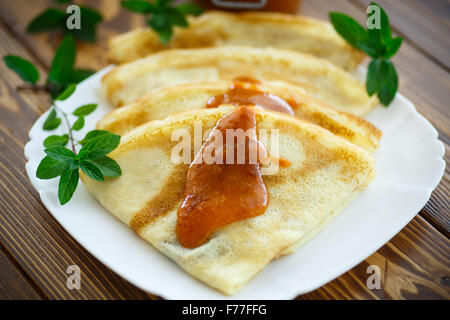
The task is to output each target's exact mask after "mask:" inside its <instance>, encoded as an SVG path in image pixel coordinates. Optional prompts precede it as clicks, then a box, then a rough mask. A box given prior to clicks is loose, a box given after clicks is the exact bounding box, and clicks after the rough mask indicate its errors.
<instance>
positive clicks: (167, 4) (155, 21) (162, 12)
mask: <svg viewBox="0 0 450 320" xmlns="http://www.w3.org/2000/svg"><path fill="white" fill-rule="evenodd" d="M172 2H173V0H155V1H153V2H149V1H143V0H123V1H122V2H121V4H122V7H124V8H125V9H127V10H130V11H133V12H137V13H141V14H144V15H148V18H147V19H146V22H147V25H148V26H150V27H151V28H152V29H153V30H154V31H155V32H156V33H157V34H158V35H159V38H160V40H161V42H162V43H163V44H167V43H168V42H169V40H170V38H171V37H172V35H173V28H174V27H175V26H179V27H183V28H186V27H188V25H189V24H188V22H187V20H186V16H187V15H193V16H198V15H200V14H202V13H203V9H202V8H200V7H199V6H197V5H195V4H191V3H183V4H179V5H176V6H172V5H171V4H172Z"/></svg>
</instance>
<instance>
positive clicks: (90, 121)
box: [25, 67, 445, 299]
mask: <svg viewBox="0 0 450 320" xmlns="http://www.w3.org/2000/svg"><path fill="white" fill-rule="evenodd" d="M110 69H111V67H108V68H106V69H104V70H102V71H100V72H98V73H97V74H95V75H93V76H92V77H90V78H89V79H87V80H86V81H84V82H83V83H82V84H80V85H79V86H78V89H77V91H76V93H75V94H74V95H73V96H72V97H70V98H69V99H68V100H67V101H64V102H62V103H60V104H59V106H60V107H61V108H62V109H64V110H66V111H68V112H71V111H73V110H74V109H75V108H76V107H78V106H80V105H82V104H85V103H91V102H96V103H98V104H99V107H98V108H97V110H96V111H95V112H94V113H93V114H92V115H90V116H89V117H87V122H86V126H85V128H84V130H83V131H82V132H80V133H76V136H77V137H79V138H80V137H83V136H84V134H85V132H86V131H89V130H92V129H93V128H94V127H95V124H96V122H97V121H98V120H99V119H100V118H101V117H102V116H103V115H104V114H105V113H106V112H108V111H110V110H111V109H112V107H111V106H110V105H109V104H108V102H107V101H106V100H105V98H104V97H103V96H102V94H101V90H100V79H101V77H102V75H104V74H105V72H107V71H108V70H110ZM359 71H360V72H359V76H362V75H363V74H364V70H363V69H361V70H359ZM46 115H47V114H44V115H42V116H41V117H40V118H39V119H38V120H37V121H36V123H35V124H34V126H33V128H32V129H31V130H30V133H29V135H30V139H31V140H30V141H29V142H28V143H27V145H26V146H25V156H26V158H27V159H28V162H27V164H26V170H27V173H28V176H29V178H30V180H31V182H32V183H33V186H34V187H35V188H36V190H37V191H38V192H39V195H40V197H41V200H42V202H43V203H44V205H45V206H46V207H47V209H48V210H49V211H50V212H51V213H52V214H53V216H54V217H55V218H56V220H58V222H59V223H61V225H62V226H63V227H64V228H65V229H66V230H67V232H69V233H70V234H71V235H72V236H73V237H74V238H75V239H76V240H77V241H78V242H79V243H80V244H81V245H82V246H83V247H85V248H86V249H87V250H88V251H89V252H90V253H92V254H93V255H94V256H95V257H97V258H98V259H99V260H100V261H102V262H103V263H104V264H105V265H107V266H108V267H109V268H111V269H112V270H114V271H115V272H116V273H117V274H119V275H120V276H122V277H123V278H125V279H126V280H128V281H130V282H131V283H133V284H134V285H136V286H137V287H139V288H141V289H143V290H146V291H148V292H151V293H153V294H156V295H159V296H162V297H164V298H168V299H227V298H229V297H227V296H225V295H223V294H221V293H219V292H218V291H216V290H214V289H211V288H209V287H208V286H206V285H204V284H203V283H201V282H199V281H197V280H196V279H194V278H192V277H191V276H190V275H188V274H187V273H185V272H184V271H183V270H182V269H181V268H179V267H178V266H177V265H176V264H175V263H174V262H172V261H171V260H170V259H169V258H167V257H166V256H164V255H163V254H161V253H159V252H158V251H157V250H156V249H154V248H153V247H152V246H151V245H150V244H149V243H147V242H145V241H144V240H142V239H141V238H139V237H138V236H137V235H136V234H135V233H133V231H131V229H129V228H128V227H127V226H126V225H124V224H122V223H121V222H120V221H119V220H117V219H116V218H114V217H113V216H112V215H111V214H109V213H108V212H107V211H106V210H105V209H104V208H103V207H102V206H101V205H100V204H99V203H98V202H97V201H96V199H95V198H94V197H93V196H91V195H90V194H89V193H88V192H87V191H86V189H85V188H84V186H83V184H81V183H80V184H79V187H78V189H77V191H76V193H75V195H74V197H73V199H72V200H71V201H70V202H69V203H68V204H67V205H65V206H64V207H61V206H60V205H59V203H58V199H57V186H58V181H57V180H58V179H53V180H40V179H37V178H36V175H35V172H36V168H37V166H38V164H39V162H40V160H41V159H42V158H43V157H44V152H43V147H42V142H43V140H44V139H45V137H47V136H48V135H49V132H45V131H43V130H42V124H43V122H44V119H45V117H46ZM368 120H370V121H371V122H372V123H374V124H375V125H376V126H378V127H379V128H380V129H382V130H383V138H382V140H381V147H380V149H379V150H378V151H377V152H376V154H375V158H376V160H377V165H376V169H377V176H376V178H375V180H374V181H373V182H372V184H371V185H370V186H369V188H368V189H367V190H366V191H365V192H364V193H363V194H361V195H360V196H359V197H358V199H357V200H356V201H354V202H353V203H352V204H351V205H350V206H349V207H348V208H347V209H346V210H345V211H344V212H343V213H342V214H341V215H339V216H338V217H337V218H336V219H335V220H334V221H333V222H332V223H331V224H330V225H329V226H328V227H327V228H326V229H325V230H324V231H322V232H321V233H320V234H319V235H318V236H316V237H315V238H314V239H312V240H311V241H310V242H309V243H307V244H306V245H305V246H303V247H302V248H301V249H300V250H298V251H297V252H295V253H294V254H292V255H289V256H285V257H282V258H280V259H277V260H275V261H272V262H271V263H270V264H269V265H268V266H266V268H264V270H263V271H262V272H260V273H259V274H258V275H257V276H256V277H255V278H254V279H252V280H251V281H250V282H249V283H248V284H247V285H246V286H244V288H242V290H241V291H239V292H238V293H237V294H235V295H234V296H232V297H231V298H232V299H291V298H294V297H296V296H297V295H299V294H302V293H306V292H308V291H311V290H314V289H316V288H318V287H320V286H322V285H324V284H326V283H327V282H329V281H331V280H333V279H335V278H337V277H338V276H340V275H341V274H343V273H345V272H346V271H348V270H349V269H351V268H353V267H354V266H356V265H357V264H359V263H360V262H361V261H363V260H364V259H366V258H367V257H368V256H370V255H371V254H372V253H374V252H375V251H376V250H378V249H379V248H380V247H381V246H383V245H384V244H385V243H386V242H388V241H389V240H390V239H391V238H392V237H393V236H394V235H395V234H396V233H398V232H399V231H400V230H401V229H402V228H403V227H404V226H406V224H407V223H408V222H409V221H410V220H411V219H412V218H413V217H414V216H415V215H416V214H417V213H418V212H419V211H420V210H421V209H422V208H423V206H424V205H425V204H426V203H427V201H428V199H429V198H430V194H431V192H432V190H433V189H434V188H436V186H437V185H438V183H439V181H440V179H441V178H442V175H443V173H444V168H445V162H444V160H443V159H442V158H443V156H444V146H443V144H442V142H440V141H439V140H438V138H437V136H438V134H437V131H436V129H435V128H434V127H433V126H432V125H431V124H430V123H429V122H428V121H427V120H426V119H425V118H424V117H423V116H422V115H420V114H419V113H418V112H417V111H416V109H415V108H414V106H413V104H412V103H411V102H409V101H408V100H407V99H406V98H405V97H403V96H402V95H400V94H397V97H396V99H395V100H394V102H393V103H392V105H391V106H390V107H389V108H384V107H382V106H378V107H377V108H376V109H375V110H374V111H373V112H372V113H371V114H370V115H369V117H368ZM60 127H61V128H58V130H63V128H64V125H61V126H60ZM58 130H57V131H56V132H55V133H56V134H58V133H60V134H62V133H63V131H58ZM52 134H54V133H52ZM81 271H83V270H81ZM361 281H365V279H361Z"/></svg>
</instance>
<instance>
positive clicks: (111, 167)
mask: <svg viewBox="0 0 450 320" xmlns="http://www.w3.org/2000/svg"><path fill="white" fill-rule="evenodd" d="M88 162H91V163H93V164H94V165H95V166H96V167H97V168H98V169H100V171H101V172H102V174H103V175H104V176H105V177H110V178H115V177H119V176H120V175H121V174H122V170H121V169H120V166H119V164H118V163H117V162H116V161H114V160H113V159H111V158H110V157H106V156H105V157H103V158H98V159H95V160H88Z"/></svg>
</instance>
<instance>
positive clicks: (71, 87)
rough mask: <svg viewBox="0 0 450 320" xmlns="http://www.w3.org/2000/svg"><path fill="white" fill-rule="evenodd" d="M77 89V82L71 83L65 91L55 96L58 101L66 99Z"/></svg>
mask: <svg viewBox="0 0 450 320" xmlns="http://www.w3.org/2000/svg"><path fill="white" fill-rule="evenodd" d="M76 89H77V85H76V84H75V83H72V84H70V85H69V86H68V87H67V88H66V89H64V91H63V92H62V93H61V94H60V95H59V96H57V97H56V98H55V100H57V101H64V100H66V99H68V98H69V97H70V96H71V95H72V94H73V93H74V92H75V90H76Z"/></svg>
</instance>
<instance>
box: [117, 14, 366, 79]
mask: <svg viewBox="0 0 450 320" xmlns="http://www.w3.org/2000/svg"><path fill="white" fill-rule="evenodd" d="M222 45H245V46H251V47H260V48H264V47H274V48H279V49H289V50H293V51H298V52H304V53H309V54H312V55H315V56H317V57H320V58H324V59H327V60H329V61H331V62H332V63H334V64H336V65H337V66H339V67H341V68H343V69H345V70H348V71H352V70H354V69H355V68H356V67H357V66H358V64H359V63H360V62H361V61H362V60H363V59H364V53H362V52H361V51H358V50H356V49H354V48H353V47H351V46H350V45H349V44H348V43H347V42H346V41H345V40H344V39H342V38H341V37H340V36H339V35H338V34H337V33H336V31H335V30H334V28H333V27H332V26H331V25H330V24H329V23H328V22H325V21H321V20H316V19H313V18H310V17H304V16H293V15H288V14H281V13H274V12H245V13H227V12H218V11H211V12H206V13H204V14H202V15H201V16H199V17H191V18H189V27H188V28H176V29H175V33H174V35H173V37H172V38H171V40H170V42H169V43H168V44H167V45H164V44H162V43H161V41H160V39H159V37H158V35H157V34H156V33H155V32H154V31H153V30H151V29H149V28H142V29H136V30H133V31H130V32H127V33H125V34H123V35H120V36H116V37H113V38H111V40H110V41H109V49H110V51H109V59H110V60H111V61H112V62H114V63H125V62H130V61H134V60H136V59H139V58H142V57H145V56H146V55H148V54H151V53H155V52H158V51H161V50H166V49H171V48H204V47H216V46H222Z"/></svg>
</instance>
